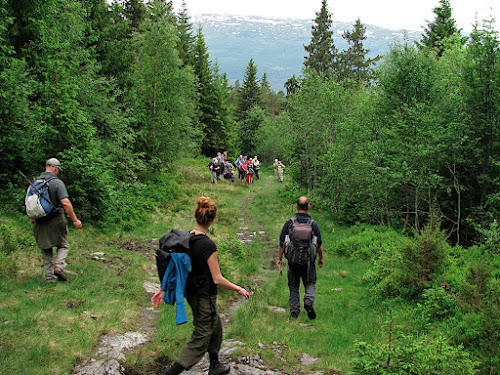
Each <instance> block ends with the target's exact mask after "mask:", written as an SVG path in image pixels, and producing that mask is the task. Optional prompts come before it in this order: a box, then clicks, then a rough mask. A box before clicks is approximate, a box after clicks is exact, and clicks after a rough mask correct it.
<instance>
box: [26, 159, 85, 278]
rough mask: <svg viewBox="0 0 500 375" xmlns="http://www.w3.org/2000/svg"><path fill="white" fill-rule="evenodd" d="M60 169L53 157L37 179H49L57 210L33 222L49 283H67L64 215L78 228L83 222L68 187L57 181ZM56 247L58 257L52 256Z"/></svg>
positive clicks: (51, 198) (66, 241)
mask: <svg viewBox="0 0 500 375" xmlns="http://www.w3.org/2000/svg"><path fill="white" fill-rule="evenodd" d="M61 170H62V169H61V163H60V162H59V160H57V159H56V158H50V159H49V160H47V162H46V163H45V172H43V173H42V174H41V175H40V177H38V179H44V180H46V181H47V180H49V181H48V185H49V197H50V200H51V201H52V203H53V205H54V210H53V211H52V212H51V213H50V214H48V215H47V216H45V217H42V218H40V219H36V220H33V222H34V225H33V233H34V234H35V239H36V243H37V245H38V247H39V248H40V249H41V250H42V259H43V268H44V270H45V282H46V283H51V282H54V281H56V280H59V281H66V280H67V277H66V275H65V274H64V268H65V267H66V256H67V255H68V227H67V220H66V216H65V215H64V212H66V213H67V214H68V216H69V218H70V220H71V221H72V222H73V225H74V226H75V227H76V228H77V229H80V228H81V227H82V222H81V221H80V220H78V218H77V217H76V215H75V212H74V211H73V205H72V204H71V201H70V200H69V196H68V191H67V190H66V185H65V184H64V182H63V181H62V180H60V179H59V178H57V175H58V174H59V172H60V171H61ZM54 247H55V248H56V249H57V252H56V256H55V258H54V254H53V248H54Z"/></svg>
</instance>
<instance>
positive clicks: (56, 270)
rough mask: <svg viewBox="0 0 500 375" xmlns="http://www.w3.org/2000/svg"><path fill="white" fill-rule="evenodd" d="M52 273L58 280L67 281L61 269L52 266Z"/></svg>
mask: <svg viewBox="0 0 500 375" xmlns="http://www.w3.org/2000/svg"><path fill="white" fill-rule="evenodd" d="M54 275H56V276H57V279H58V280H59V281H68V278H67V277H66V275H65V274H64V272H63V270H62V269H60V268H54Z"/></svg>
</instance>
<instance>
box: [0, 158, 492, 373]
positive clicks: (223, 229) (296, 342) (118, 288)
mask: <svg viewBox="0 0 500 375" xmlns="http://www.w3.org/2000/svg"><path fill="white" fill-rule="evenodd" d="M205 165H206V163H205V161H204V160H201V159H200V160H190V161H185V162H182V163H179V165H178V168H177V170H176V171H175V172H174V174H172V176H175V184H174V183H172V184H170V185H169V184H167V185H168V186H175V185H176V184H178V187H177V188H176V189H174V190H173V191H171V194H167V195H165V196H157V197H156V198H153V195H152V196H151V199H153V200H155V202H156V204H155V205H151V202H149V203H148V205H150V206H149V207H150V209H149V210H148V212H147V215H146V216H143V217H142V219H140V220H139V219H138V218H136V217H134V218H133V220H130V221H129V222H128V223H129V225H127V226H123V225H121V224H120V223H119V222H115V220H114V219H113V222H112V223H107V224H105V225H102V223H92V224H91V223H88V222H85V221H84V223H83V224H84V227H83V229H82V230H75V229H74V228H72V227H71V226H70V228H69V229H70V235H69V242H70V253H69V256H68V263H69V265H68V268H67V270H68V271H70V272H71V273H69V274H68V277H69V281H68V282H66V283H56V284H49V285H45V284H44V283H43V268H42V266H41V255H40V253H39V250H38V249H37V248H36V245H35V243H34V240H33V236H32V233H31V224H30V223H29V221H28V220H27V219H26V218H25V217H24V215H20V214H19V215H15V214H14V215H12V214H9V215H7V214H4V215H1V216H0V242H1V243H0V245H1V249H2V250H1V251H0V257H1V259H0V260H1V263H0V277H1V278H2V282H1V283H0V293H1V297H2V298H1V299H0V312H1V315H0V373H2V374H3V373H10V374H25V373H32V374H40V375H41V374H51V375H52V374H68V373H71V371H72V369H73V367H74V366H75V365H76V364H77V363H79V362H80V361H82V360H85V359H88V358H92V356H94V355H95V352H96V349H97V346H98V342H99V338H100V337H101V336H102V335H113V334H118V333H125V332H127V331H136V330H139V329H140V328H141V324H143V323H141V317H142V314H143V312H144V309H145V308H148V307H149V306H150V297H151V295H150V294H148V293H146V292H145V291H144V288H143V282H144V281H150V282H157V276H156V270H155V267H154V248H155V243H156V241H157V240H158V238H159V237H160V236H161V235H163V234H164V233H166V232H168V231H169V230H170V229H172V228H180V229H186V230H189V229H191V228H193V227H194V225H195V221H194V218H193V214H194V209H195V206H196V199H197V198H198V197H199V196H202V195H203V196H209V197H211V198H212V199H213V200H214V202H215V203H216V204H217V206H218V219H217V222H216V223H215V224H214V225H213V226H212V227H211V228H210V231H209V235H210V237H211V238H213V239H214V240H215V242H216V243H217V246H218V250H219V262H220V265H221V270H222V272H223V274H224V275H225V276H226V277H227V278H228V279H230V280H231V281H233V282H235V283H237V284H239V285H242V286H244V287H246V288H248V289H249V290H251V298H250V299H249V300H248V301H246V302H244V303H241V304H239V305H238V306H239V307H238V309H237V310H236V312H235V313H234V316H232V323H231V325H230V326H229V327H228V329H227V330H226V331H225V333H224V335H225V338H227V339H235V340H239V341H241V342H242V343H243V344H244V345H243V346H242V347H241V348H239V349H238V350H237V351H236V352H235V353H234V354H233V356H234V357H238V356H242V355H250V354H258V355H259V356H260V357H261V358H262V359H263V360H264V362H265V363H266V364H267V365H268V366H269V367H270V368H276V369H282V370H283V371H288V372H292V373H297V374H301V373H307V372H308V371H313V370H323V371H325V373H342V374H350V373H363V371H365V372H364V373H366V371H368V370H365V367H366V368H370V366H375V365H376V363H378V361H380V358H384V356H385V355H386V354H387V353H386V352H384V351H383V350H382V349H380V348H385V347H387V343H388V340H389V339H388V337H390V336H391V334H392V330H396V328H394V327H397V332H398V334H397V335H396V334H395V335H394V337H393V338H392V339H393V340H394V345H400V346H399V352H397V353H401V356H402V357H401V358H408V357H410V356H411V355H415V357H416V358H418V357H419V356H421V357H425V355H424V354H422V353H424V351H425V350H427V349H429V348H428V347H424V341H423V340H422V339H421V337H423V336H421V335H425V337H429V342H431V343H438V344H440V345H441V344H442V345H444V342H445V341H446V338H442V337H441V336H439V334H438V328H439V327H441V328H439V329H442V330H444V329H445V328H443V327H451V328H452V329H454V330H455V333H454V335H455V336H456V337H457V338H459V337H460V335H462V336H465V335H469V336H472V335H474V334H476V335H479V334H480V333H478V332H477V330H476V331H473V329H472V327H469V328H468V329H465V328H464V329H463V330H462V331H460V327H462V326H461V325H460V324H461V322H462V321H463V320H464V319H465V320H466V319H467V317H470V316H472V314H473V313H474V314H476V316H482V319H487V317H486V316H484V315H481V314H480V312H479V311H471V312H467V317H466V318H463V319H461V320H460V322H458V323H456V324H455V325H452V324H450V323H449V321H448V320H446V319H443V317H442V314H443V311H446V316H448V315H449V314H455V316H462V315H464V314H465V313H464V312H462V313H461V314H462V315H460V314H459V312H458V311H457V308H456V305H455V304H454V303H453V301H451V302H450V300H449V298H448V295H447V294H443V293H441V289H439V288H435V287H434V289H432V288H431V289H430V290H429V291H427V292H426V294H425V295H424V297H423V299H418V300H415V301H410V302H408V301H405V300H402V299H393V300H387V299H384V297H383V296H381V294H380V293H378V292H377V290H376V288H375V287H374V285H375V284H374V280H375V281H377V280H378V281H380V280H382V281H383V280H384V279H383V278H381V277H379V278H378V279H377V278H373V277H368V276H370V275H371V276H373V273H374V272H376V271H377V270H382V271H381V272H386V273H387V270H390V269H388V268H387V264H392V263H387V261H388V260H391V259H392V258H389V257H388V256H389V255H391V256H392V254H398V252H399V251H401V249H404V248H405V247H404V246H406V245H407V244H408V241H409V240H408V238H406V237H404V236H401V235H399V234H398V233H396V232H394V231H392V230H390V229H388V228H375V227H371V226H364V225H356V226H353V227H349V228H347V227H342V226H339V225H336V224H335V222H334V221H333V220H332V217H331V215H330V214H329V213H328V212H321V211H318V210H316V209H315V205H314V197H311V200H312V203H313V206H312V209H311V211H310V213H311V215H312V216H313V218H314V219H315V220H316V221H317V222H318V224H319V226H320V228H321V233H322V237H323V246H324V254H325V265H324V267H323V268H321V269H318V282H317V295H316V301H315V309H316V312H317V319H315V320H309V319H308V317H307V314H306V313H305V312H304V311H303V310H302V312H301V314H300V316H299V318H298V319H297V320H294V321H290V320H289V311H288V287H287V276H286V271H287V270H286V267H283V269H282V273H281V274H280V272H279V270H278V269H277V268H276V266H273V265H274V263H275V261H276V258H277V254H278V245H279V235H280V231H281V228H282V226H283V224H284V222H285V221H286V220H287V219H288V218H290V217H291V216H293V215H294V213H295V212H296V208H295V203H296V199H297V196H298V195H302V194H304V192H301V191H300V190H297V189H295V188H292V187H291V186H290V185H289V184H288V182H287V181H286V180H285V183H283V184H280V183H277V182H276V181H275V180H274V174H273V171H272V170H271V169H267V168H264V169H263V170H262V172H261V180H260V181H256V183H255V184H254V185H252V186H247V185H246V184H245V183H240V182H238V181H237V182H234V183H232V182H229V181H220V182H219V183H218V184H211V183H210V176H209V173H208V170H207V168H206V167H205ZM165 186H166V185H165ZM127 199H129V198H127ZM122 221H123V220H122ZM242 228H246V229H245V230H248V232H250V233H252V234H255V235H254V236H253V237H252V238H253V241H252V242H250V243H245V244H243V243H241V242H239V241H238V238H237V236H236V233H238V232H241V231H242V230H243V229H242ZM403 245H404V246H403ZM406 247H407V248H408V249H409V250H411V251H412V252H410V253H409V254H413V253H415V254H417V255H418V253H417V250H418V248H416V247H415V246H413V247H411V246H406ZM391 249H392V250H391ZM395 249H398V250H397V251H396V250H395ZM393 250H394V251H393ZM445 250H446V251H450V250H449V249H448V248H446V249H445ZM96 254H97V255H96ZM409 259H410V260H411V258H409ZM463 259H465V258H462V257H461V256H460V257H459V256H457V257H456V258H453V261H450V262H451V263H450V264H452V265H453V266H454V267H455V268H456V269H457V270H458V269H459V268H460V264H461V263H460V262H462V261H465V260H463ZM377 260H379V263H376V261H377ZM391 262H392V261H391ZM377 265H378V268H377ZM382 266H383V267H382ZM480 266H481V265H478V266H477V267H476V268H478V269H479V267H480ZM485 267H486V266H485ZM483 268H484V267H483ZM486 269H487V267H486V268H485V270H486ZM488 269H489V268H488ZM377 272H378V271H377ZM457 272H458V271H457ZM457 272H454V273H453V275H457ZM485 272H486V271H485ZM490 272H491V271H490ZM367 275H368V276H367ZM377 275H379V274H377ZM391 275H392V274H390V273H389V274H384V275H383V276H384V277H385V276H390V277H395V276H394V275H392V276H391ZM379 276H380V275H379ZM396 276H397V275H396ZM456 277H458V276H456ZM463 277H465V278H466V275H465V276H463ZM449 282H453V280H452V279H451V278H449ZM398 285H399V284H398ZM400 285H402V286H404V285H405V284H403V283H400ZM301 293H303V288H301ZM475 297H477V296H475V295H474V294H473V291H471V295H470V299H471V300H472V299H473V298H475ZM237 298H238V296H237V295H236V294H235V293H234V292H230V291H225V290H221V291H220V295H219V298H218V301H219V307H220V310H221V312H223V313H226V314H227V313H228V311H229V309H230V306H231V304H232V303H234V302H237V301H238V300H237ZM462 298H465V297H462ZM240 302H241V301H240ZM492 308H494V306H493V307H492ZM187 310H188V318H189V322H188V323H187V324H184V325H181V326H176V325H175V308H174V307H172V306H168V305H162V306H160V308H159V309H158V314H157V317H158V318H157V320H156V321H155V322H153V323H152V324H153V325H154V326H155V327H156V333H155V334H154V336H153V337H152V341H151V342H149V343H147V344H145V345H143V346H142V347H141V348H140V349H138V350H137V351H134V352H133V353H131V354H129V355H127V358H126V359H125V360H124V361H123V363H122V364H123V365H124V366H125V367H126V368H127V369H128V371H129V372H130V373H133V374H150V373H161V371H162V370H164V369H165V367H166V366H167V365H168V364H170V363H172V361H173V360H175V358H176V357H177V355H178V354H179V352H180V350H181V348H182V346H183V345H184V343H185V342H186V341H187V339H188V338H189V336H190V335H191V332H192V317H191V312H190V311H189V307H188V308H187ZM283 311H284V312H283ZM433 314H434V315H433ZM431 316H432V319H434V318H436V317H439V319H441V320H440V321H439V323H438V324H436V323H435V322H434V320H429V319H431ZM457 319H458V318H457ZM470 319H472V318H470ZM459 323H460V324H459ZM430 324H431V325H432V327H433V329H432V330H429V329H428V327H429V325H430ZM439 324H440V325H441V326H439V327H438V325H439ZM446 324H448V325H446ZM489 327H491V328H492V329H493V328H495V327H496V325H495V323H494V322H491V324H490V325H489ZM415 334H418V335H420V336H419V337H420V338H414V336H413V335H415ZM476 340H477V338H476ZM471 341H472V339H471ZM455 342H458V339H457V340H456V341H455ZM398 343H399V344H398ZM403 343H404V345H403ZM412 351H413V352H412ZM417 352H418V353H417ZM412 353H413V354H412ZM305 354H307V355H309V356H311V357H313V358H316V359H317V363H316V364H314V365H311V366H304V365H302V364H301V358H302V357H303V356H304V355H305ZM445 354H446V355H445V356H444V357H443V358H457V359H461V360H464V361H465V360H467V358H465V357H463V356H460V355H458V354H456V351H453V350H451V348H450V350H448V351H447V352H446V353H445ZM405 356H406V357H405ZM374 358H375V359H374ZM432 358H437V357H436V356H434V357H432ZM464 358H465V359H464ZM370 360H372V361H375V362H376V363H372V362H370ZM429 363H431V362H429ZM470 365H471V363H469V362H467V363H466V365H464V367H463V368H467V369H468V368H469V367H470ZM363 366H365V367H363ZM467 366H469V367H467ZM380 373H384V372H383V371H382V372H380ZM386 373H389V372H386Z"/></svg>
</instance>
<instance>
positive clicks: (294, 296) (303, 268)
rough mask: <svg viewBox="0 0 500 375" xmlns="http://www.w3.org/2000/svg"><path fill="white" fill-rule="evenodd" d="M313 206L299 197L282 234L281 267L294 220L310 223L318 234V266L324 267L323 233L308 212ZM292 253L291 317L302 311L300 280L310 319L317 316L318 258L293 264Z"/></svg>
mask: <svg viewBox="0 0 500 375" xmlns="http://www.w3.org/2000/svg"><path fill="white" fill-rule="evenodd" d="M310 208H311V204H310V203H309V199H307V198H306V197H300V198H299V199H297V213H296V214H295V217H294V218H293V219H289V220H287V222H286V223H285V225H284V226H283V229H282V230H281V235H280V247H279V253H278V260H277V261H276V264H277V265H278V267H281V266H282V264H283V253H284V249H285V239H286V237H287V235H289V234H290V228H291V227H292V224H293V223H294V222H298V223H310V224H311V227H310V230H311V229H312V234H313V235H314V236H316V241H317V242H316V252H317V255H318V266H319V267H323V245H322V240H321V233H320V230H319V227H318V224H317V223H316V222H315V221H314V220H312V218H311V216H309V214H308V213H307V212H308V211H309V209H310ZM289 256H290V255H287V259H288V288H289V289H290V298H289V300H288V304H289V306H290V317H291V318H292V319H295V318H297V317H298V316H299V313H300V292H299V288H300V280H301V279H302V283H303V284H304V289H305V291H304V308H305V310H306V311H307V315H308V317H309V319H315V318H316V312H315V310H314V308H313V304H314V298H315V296H316V266H315V261H316V259H315V258H313V259H312V260H311V261H310V262H309V263H308V264H307V265H294V264H292V262H291V260H290V258H288V257H289Z"/></svg>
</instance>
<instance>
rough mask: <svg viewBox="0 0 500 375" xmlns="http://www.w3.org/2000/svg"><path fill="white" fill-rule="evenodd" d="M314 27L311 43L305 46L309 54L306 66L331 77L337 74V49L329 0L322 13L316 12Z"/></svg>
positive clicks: (325, 0) (322, 5)
mask: <svg viewBox="0 0 500 375" xmlns="http://www.w3.org/2000/svg"><path fill="white" fill-rule="evenodd" d="M314 23H315V24H314V25H313V26H312V38H311V43H310V44H309V45H308V46H304V48H305V50H306V52H307V53H308V54H309V55H308V56H306V57H305V61H304V65H305V66H306V67H307V68H310V69H312V70H314V71H316V72H317V73H320V74H323V75H325V76H331V75H332V74H335V73H336V72H337V69H338V68H337V58H338V56H337V54H338V51H337V48H336V47H335V45H334V42H333V31H332V16H331V14H330V13H329V12H328V5H327V0H323V1H322V3H321V11H320V12H319V13H318V12H316V19H315V20H314Z"/></svg>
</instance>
